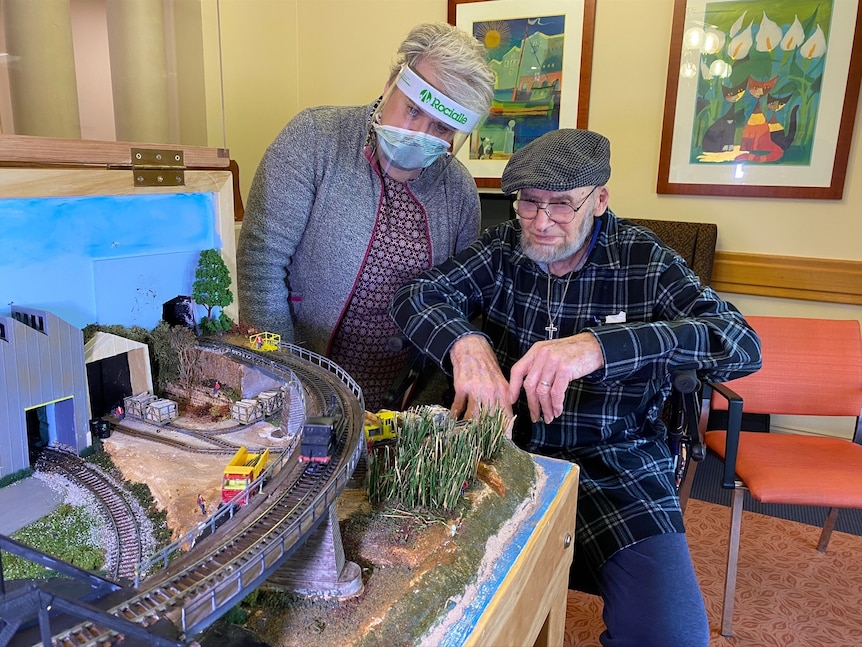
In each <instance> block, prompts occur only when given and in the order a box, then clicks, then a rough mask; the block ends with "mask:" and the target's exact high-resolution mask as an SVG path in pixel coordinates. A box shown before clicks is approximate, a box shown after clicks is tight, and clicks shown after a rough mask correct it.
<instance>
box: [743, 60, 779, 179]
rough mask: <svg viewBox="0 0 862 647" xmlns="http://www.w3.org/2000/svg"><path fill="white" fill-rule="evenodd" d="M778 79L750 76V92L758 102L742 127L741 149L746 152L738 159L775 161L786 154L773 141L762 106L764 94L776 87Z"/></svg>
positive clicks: (744, 160)
mask: <svg viewBox="0 0 862 647" xmlns="http://www.w3.org/2000/svg"><path fill="white" fill-rule="evenodd" d="M776 81H778V77H777V76H776V77H773V78H771V79H769V80H768V81H758V80H756V79H754V78H753V77H748V92H749V93H750V94H751V96H753V97H755V98H756V99H757V103H755V105H754V110H753V111H752V112H751V115H749V117H748V122H747V123H746V124H745V127H744V128H743V129H742V141H741V142H740V149H741V150H742V151H744V152H743V153H742V154H740V155H737V156H736V161H740V162H774V161H776V160H779V159H781V157H782V155H784V149H783V148H781V146H779V145H778V144H776V143H775V142H774V141H772V136H771V133H770V129H769V124H768V123H767V121H766V115H765V114H764V113H763V108H761V107H760V102H761V100H762V99H763V97H764V95H768V93H769V92H770V91H771V90H772V88H773V87H775V82H776Z"/></svg>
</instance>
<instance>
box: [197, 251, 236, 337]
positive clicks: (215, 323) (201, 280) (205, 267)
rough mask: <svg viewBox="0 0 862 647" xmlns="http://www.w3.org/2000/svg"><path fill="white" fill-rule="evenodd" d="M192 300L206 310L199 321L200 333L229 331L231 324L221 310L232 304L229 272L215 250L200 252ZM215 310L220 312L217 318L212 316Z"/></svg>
mask: <svg viewBox="0 0 862 647" xmlns="http://www.w3.org/2000/svg"><path fill="white" fill-rule="evenodd" d="M192 299H194V302H195V303H197V304H198V305H201V306H203V307H205V308H206V309H207V314H206V316H205V317H204V318H203V319H201V321H200V327H201V331H202V332H204V333H205V334H214V333H219V332H227V331H228V330H230V327H231V325H232V324H233V322H232V321H231V319H230V317H228V316H227V315H226V314H225V313H224V310H223V308H225V307H227V306H229V305H230V304H231V303H233V292H231V290H230V272H229V271H228V269H227V265H225V263H224V261H223V260H222V257H221V254H219V252H218V250H217V249H205V250H204V251H202V252H201V255H200V260H199V261H198V267H197V269H196V270H195V282H194V283H193V284H192ZM215 308H219V309H220V310H221V312H219V315H218V316H217V317H214V316H213V310H214V309H215Z"/></svg>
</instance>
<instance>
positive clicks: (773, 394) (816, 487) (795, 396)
mask: <svg viewBox="0 0 862 647" xmlns="http://www.w3.org/2000/svg"><path fill="white" fill-rule="evenodd" d="M746 319H747V321H748V322H749V323H750V324H751V326H752V327H753V328H754V329H755V330H756V331H757V333H758V334H759V335H760V339H761V345H762V352H763V368H762V369H761V370H760V371H758V372H756V373H754V374H752V375H749V376H746V377H744V378H740V379H738V380H732V381H730V382H726V383H725V384H715V385H710V386H711V388H712V394H711V397H710V404H711V407H712V408H713V409H716V408H727V409H728V418H727V420H728V422H727V427H728V429H727V430H726V431H718V430H715V431H707V432H706V444H707V447H708V448H709V449H710V450H711V451H713V452H715V453H716V454H718V455H719V456H720V457H721V458H723V459H724V462H725V465H724V467H725V470H724V478H723V481H724V482H723V485H724V486H725V487H728V488H733V502H732V506H731V527H730V540H729V545H728V556H727V579H726V582H725V591H724V606H723V609H722V616H721V633H722V635H725V636H730V635H731V626H732V621H733V602H734V591H735V588H736V572H737V562H738V557H739V531H740V525H741V523H742V505H743V499H744V494H745V491H746V489H747V490H748V491H749V493H750V494H751V496H752V497H753V498H754V499H756V500H757V501H760V502H763V503H781V504H790V505H805V506H823V507H826V508H828V509H829V512H828V514H827V517H826V520H825V523H824V526H823V530H822V532H821V535H820V542H819V545H818V547H817V549H818V550H820V551H825V550H826V546H827V544H828V542H829V538H830V536H831V534H832V529H833V528H834V526H835V522H836V520H837V517H838V510H839V509H840V508H862V444H860V442H862V427H860V419H862V335H860V325H859V322H858V321H843V320H842V321H838V320H829V319H802V318H794V317H746ZM717 396H721V397H717ZM728 403H729V404H728ZM741 411H744V412H745V413H757V414H776V415H789V416H846V417H848V418H849V419H850V420H855V425H854V426H853V428H852V429H848V434H847V435H848V437H852V440H846V439H842V438H837V437H834V436H824V435H803V434H795V433H794V434H791V433H775V432H771V433H763V432H748V431H740V428H739V427H740V419H741V415H740V414H741ZM845 420H847V418H845ZM850 426H851V425H850V423H849V422H848V427H850Z"/></svg>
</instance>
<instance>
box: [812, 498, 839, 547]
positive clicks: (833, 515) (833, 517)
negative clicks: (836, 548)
mask: <svg viewBox="0 0 862 647" xmlns="http://www.w3.org/2000/svg"><path fill="white" fill-rule="evenodd" d="M836 521H838V508H829V514H827V515H826V521H825V522H824V523H823V530H822V531H821V532H820V541H819V542H818V543H817V550H819V551H820V552H821V553H825V552H826V546H828V545H829V540H830V539H831V538H832V531H833V530H834V529H835V522H836Z"/></svg>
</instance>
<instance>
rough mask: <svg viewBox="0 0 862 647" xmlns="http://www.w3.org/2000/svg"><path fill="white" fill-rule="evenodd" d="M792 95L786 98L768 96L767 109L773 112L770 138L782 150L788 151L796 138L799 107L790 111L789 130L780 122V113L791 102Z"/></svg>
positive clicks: (796, 106) (794, 107) (770, 121)
mask: <svg viewBox="0 0 862 647" xmlns="http://www.w3.org/2000/svg"><path fill="white" fill-rule="evenodd" d="M791 96H792V95H789V94H788V95H787V96H785V97H774V96H772V95H771V94H769V95H767V96H766V108H767V109H768V110H771V111H772V116H771V117H770V118H769V136H770V137H771V138H772V141H773V142H775V144H776V145H778V146H780V147H781V150H783V151H786V150H787V149H788V148H790V145H791V144H793V140H794V139H795V138H796V113H797V112H799V105H798V104H797V105H795V106H793V109H792V110H791V111H790V117H789V118H788V120H787V130H785V129H784V126H783V125H782V123H781V122H780V121H778V113H779V111H781V110H782V109H783V108H784V107H785V106H786V105H787V104H788V102H789V101H790V97H791Z"/></svg>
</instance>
